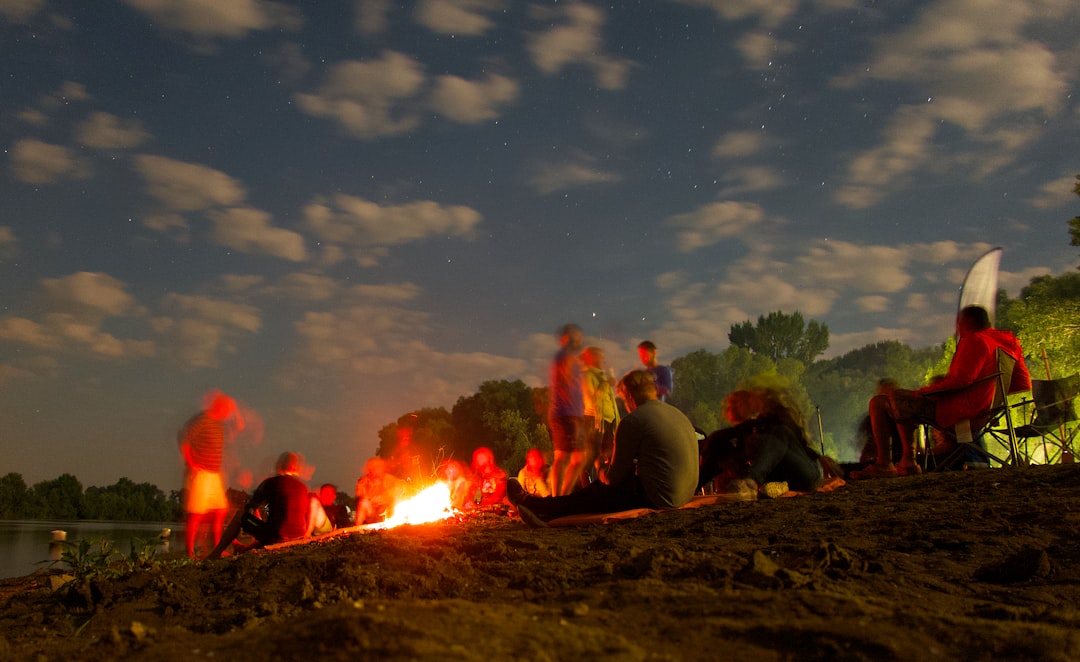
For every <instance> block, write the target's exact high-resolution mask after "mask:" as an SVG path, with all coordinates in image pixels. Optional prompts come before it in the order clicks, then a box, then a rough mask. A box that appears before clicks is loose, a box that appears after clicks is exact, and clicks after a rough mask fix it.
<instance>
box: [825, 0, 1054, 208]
mask: <svg viewBox="0 0 1080 662" xmlns="http://www.w3.org/2000/svg"><path fill="white" fill-rule="evenodd" d="M1069 16H1073V18H1075V9H1073V8H1070V6H1069V3H1044V4H1036V5H1032V4H1030V3H1017V2H1010V1H1008V0H992V1H987V0H946V1H943V2H937V3H933V4H929V5H926V7H925V8H924V10H923V11H922V13H921V14H920V15H919V16H918V17H917V18H916V20H914V21H913V22H911V23H910V24H908V26H907V27H905V28H904V29H902V30H900V31H899V32H897V33H894V34H890V35H886V36H884V37H881V38H880V39H879V40H878V41H877V43H876V46H875V49H874V54H873V55H872V56H871V58H870V59H869V61H868V62H866V63H863V64H861V65H859V66H858V68H857V70H855V71H854V73H851V74H848V75H844V76H839V77H837V78H836V79H834V81H833V83H834V85H836V86H837V87H840V88H852V87H855V86H857V85H859V84H861V83H863V82H866V81H889V82H899V83H907V84H909V85H910V86H911V87H912V90H913V94H914V95H916V96H918V97H919V98H921V99H925V102H924V103H922V104H920V105H913V104H906V105H901V106H899V107H898V108H897V110H896V112H895V114H894V116H893V118H892V119H891V120H890V121H889V123H888V125H887V128H886V132H885V136H884V140H883V143H884V144H883V145H882V146H880V147H875V148H873V149H870V150H868V151H866V152H864V153H863V154H860V155H857V156H856V158H855V159H854V161H853V163H852V165H851V169H850V173H849V181H848V182H847V183H846V184H845V186H843V187H842V188H841V190H840V192H839V193H838V194H837V196H836V200H837V201H838V202H840V203H841V204H844V205H847V206H849V207H852V208H856V209H861V208H865V207H868V206H871V205H874V204H876V203H877V202H879V201H880V200H881V199H882V198H883V197H884V195H887V194H888V193H889V192H891V191H893V190H896V189H897V188H898V187H899V186H902V185H903V183H904V182H905V181H906V180H907V179H908V177H909V176H910V174H911V173H913V172H914V171H916V170H917V169H919V168H920V167H921V166H924V165H929V166H933V165H934V163H933V162H932V161H931V160H930V157H931V156H932V152H931V150H930V149H929V147H930V143H931V140H932V139H933V137H934V135H935V134H936V133H937V132H938V131H939V130H940V126H941V123H942V122H948V123H950V124H952V125H954V126H956V127H959V128H960V129H961V130H962V131H963V132H964V134H965V135H966V137H967V138H968V139H969V140H971V141H972V143H973V147H972V148H971V150H973V151H974V153H973V154H964V153H956V152H955V151H954V153H953V154H951V155H950V157H951V158H950V159H949V160H948V162H947V163H945V164H944V165H942V166H940V167H945V168H947V167H949V163H951V164H963V165H965V166H966V167H967V168H968V169H970V170H971V171H973V175H974V176H978V177H983V176H986V175H987V174H989V173H991V172H993V171H995V170H997V169H1000V168H1002V167H1005V166H1006V165H1008V164H1009V163H1011V162H1013V161H1014V160H1015V159H1016V158H1017V156H1018V155H1019V154H1020V153H1021V150H1022V149H1023V148H1024V147H1026V146H1027V145H1029V144H1030V143H1031V141H1032V140H1033V139H1034V138H1035V137H1036V136H1038V135H1039V131H1038V129H1037V127H1038V120H1039V119H1041V118H1047V117H1053V116H1055V115H1056V114H1058V113H1059V112H1060V111H1061V109H1062V107H1063V105H1064V100H1065V95H1066V94H1067V92H1068V90H1069V86H1070V82H1069V75H1070V74H1069V73H1068V72H1069V71H1070V69H1071V68H1070V67H1068V66H1065V65H1064V63H1060V62H1058V61H1057V60H1056V58H1055V56H1054V53H1053V51H1051V50H1050V49H1049V48H1048V47H1047V46H1046V45H1045V44H1043V43H1041V42H1039V41H1036V40H1034V39H1032V38H1031V37H1030V34H1031V33H1032V28H1033V26H1034V25H1035V24H1036V23H1037V22H1042V21H1047V20H1057V21H1064V20H1067V19H1068V17H1069ZM1018 124H1019V125H1020V126H1021V130H1017V125H1018ZM988 149H992V150H994V151H996V152H997V153H996V155H995V157H994V159H993V161H992V162H991V163H987V161H986V158H985V156H984V152H985V151H987V150H988Z"/></svg>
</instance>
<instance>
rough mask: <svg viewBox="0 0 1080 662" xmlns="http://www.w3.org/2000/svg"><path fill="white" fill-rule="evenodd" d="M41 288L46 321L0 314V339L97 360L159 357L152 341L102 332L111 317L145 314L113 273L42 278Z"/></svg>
mask: <svg viewBox="0 0 1080 662" xmlns="http://www.w3.org/2000/svg"><path fill="white" fill-rule="evenodd" d="M41 292H42V299H43V303H44V306H43V308H44V309H45V310H46V311H47V312H46V313H45V315H44V318H43V320H42V321H41V322H37V321H34V320H31V319H27V318H20V317H6V318H0V340H7V341H10V342H15V343H19V344H23V345H27V346H30V347H33V348H35V349H39V350H46V351H62V352H71V353H77V354H79V355H80V356H84V357H89V358H97V359H102V358H135V357H146V356H153V355H155V353H156V351H157V349H156V347H155V345H154V343H153V342H152V341H149V340H138V339H121V338H117V337H116V336H114V335H112V334H111V333H107V332H105V331H103V330H102V325H103V324H104V323H105V321H106V320H108V319H114V318H130V317H140V316H142V315H144V314H145V311H144V309H143V308H142V307H141V306H139V305H138V304H137V303H136V301H135V299H134V297H132V296H131V295H130V294H128V293H127V290H126V286H125V285H124V284H123V283H122V282H120V281H119V280H117V279H115V278H113V277H112V276H109V275H108V274H103V273H90V272H78V273H74V274H71V275H68V276H63V277H60V278H47V279H44V280H42V281H41Z"/></svg>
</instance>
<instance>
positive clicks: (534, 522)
mask: <svg viewBox="0 0 1080 662" xmlns="http://www.w3.org/2000/svg"><path fill="white" fill-rule="evenodd" d="M514 510H516V511H517V514H518V517H520V518H521V521H522V522H525V523H526V524H528V525H529V528H531V529H543V528H547V522H545V521H544V520H542V519H540V516H539V515H537V514H536V513H534V512H533V511H531V510H529V509H528V508H526V507H525V506H523V505H521V504H517V505H515V506H514Z"/></svg>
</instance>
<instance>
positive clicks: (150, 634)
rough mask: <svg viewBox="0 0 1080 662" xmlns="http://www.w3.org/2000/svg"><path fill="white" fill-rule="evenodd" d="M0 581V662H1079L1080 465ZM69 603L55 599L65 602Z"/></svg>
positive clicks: (435, 529)
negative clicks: (82, 584)
mask: <svg viewBox="0 0 1080 662" xmlns="http://www.w3.org/2000/svg"><path fill="white" fill-rule="evenodd" d="M48 584H49V577H48V576H46V575H42V574H38V575H35V576H33V577H28V578H21V579H16V580H5V581H3V582H2V583H0V659H2V660H8V659H14V660H32V659H44V660H61V659H63V660H71V659H79V660H113V659H136V660H137V659H146V660H188V659H199V658H208V659H210V658H212V659H226V660H290V659H341V660H365V659H382V660H415V659H440V660H485V661H490V660H501V659H510V658H514V659H518V660H576V659H596V660H719V659H739V660H777V659H799V660H802V659H810V660H812V659H828V660H844V659H851V660H890V659H895V660H916V659H919V660H923V659H964V660H984V659H985V660H989V659H1009V660H1019V659H1040V660H1076V659H1080V465H1066V466H1055V467H1033V468H1028V469H1021V470H1013V469H987V470H980V471H968V472H953V473H943V474H934V475H923V476H913V477H908V478H895V479H888V480H877V481H863V482H856V483H850V484H849V485H848V486H847V487H843V488H841V489H839V490H837V491H835V492H831V493H822V494H814V495H809V496H800V497H795V498H784V499H776V500H760V501H755V502H745V503H729V504H721V505H716V506H708V507H704V508H701V509H697V510H687V511H677V512H671V513H663V514H659V515H650V516H647V517H643V518H639V519H636V520H631V521H627V522H620V523H614V524H608V525H592V526H584V527H576V528H567V529H556V528H547V529H530V528H528V527H526V526H525V525H524V524H523V523H522V522H521V521H520V520H518V519H517V518H516V517H515V516H513V515H507V514H498V513H491V514H485V515H483V516H480V517H472V518H469V519H467V520H461V521H449V522H445V523H440V524H432V525H423V526H415V527H411V526H408V527H401V528H398V529H394V530H390V531H384V532H376V533H366V534H353V535H348V536H341V537H338V538H334V539H331V540H326V541H318V542H313V543H311V544H306V545H299V546H293V547H289V548H287V549H282V550H278V551H263V552H251V553H248V554H244V555H241V556H239V557H236V558H225V559H219V560H215V561H203V562H200V563H197V564H191V565H181V566H177V565H176V564H168V563H158V564H156V567H153V568H151V569H147V570H143V571H138V572H136V573H135V574H133V575H131V576H130V577H128V578H126V579H122V580H115V579H114V580H101V581H97V582H95V583H94V584H93V591H92V594H91V598H92V600H93V606H92V607H87V606H86V605H85V597H84V598H78V597H77V596H75V595H70V594H67V593H66V592H65V591H64V590H62V589H61V590H60V591H56V592H54V591H52V590H50V588H49V586H48ZM65 596H66V597H65Z"/></svg>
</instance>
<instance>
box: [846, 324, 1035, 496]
mask: <svg viewBox="0 0 1080 662" xmlns="http://www.w3.org/2000/svg"><path fill="white" fill-rule="evenodd" d="M998 349H1001V350H1004V351H1005V353H1006V354H1008V355H1009V356H1011V357H1012V358H1013V359H1015V360H1016V364H1015V365H1014V367H1013V374H1012V381H1011V382H1010V384H1009V392H1010V393H1019V392H1021V391H1027V390H1029V389H1030V388H1031V375H1029V374H1028V370H1027V366H1025V365H1024V352H1023V349H1021V347H1020V342H1019V341H1018V340H1017V339H1016V336H1014V335H1013V334H1012V333H1010V332H1008V331H1001V330H999V329H995V328H992V327H991V325H990V316H989V314H988V313H987V312H986V309H985V308H982V307H981V306H967V307H966V308H964V309H963V310H961V311H960V314H959V315H958V316H957V320H956V354H954V355H953V359H952V362H951V363H950V364H949V372H948V373H947V374H946V375H945V378H944V379H942V380H940V381H937V382H935V383H933V384H931V385H930V386H924V387H923V388H921V389H919V390H918V391H908V390H905V389H896V390H895V391H893V392H891V393H882V394H879V395H875V396H874V397H873V398H871V399H870V425H871V427H872V429H873V432H874V441H875V443H877V446H878V450H877V461H876V462H875V463H874V464H872V465H870V466H868V467H867V468H866V469H864V470H862V471H861V472H852V478H884V477H889V476H898V475H901V476H902V475H908V474H911V473H919V472H920V468H919V465H918V464H917V463H916V462H915V444H914V430H915V426H916V425H917V424H918V423H919V422H920V421H933V422H934V425H935V426H936V427H939V428H943V429H948V428H951V427H953V426H954V425H956V424H957V423H958V422H960V421H962V420H964V419H966V418H972V417H975V416H977V415H979V414H981V413H983V412H985V411H986V410H987V409H988V408H989V407H990V405H991V403H992V402H993V401H994V389H995V388H996V385H995V384H994V380H986V381H985V382H983V383H980V384H977V385H975V386H973V387H972V388H965V387H968V386H972V385H974V384H975V382H978V381H979V380H980V379H983V378H985V377H989V376H991V375H993V374H994V373H996V372H997V370H998V366H997V350H998ZM958 388H959V389H962V390H958V391H955V392H953V393H948V394H942V395H939V396H936V397H928V396H929V395H930V394H933V393H935V392H938V391H948V390H951V389H958ZM893 434H896V435H897V436H898V437H899V438H900V442H901V444H900V445H901V451H902V456H901V457H900V461H899V463H898V464H893V462H892V457H891V453H890V448H889V446H890V444H891V443H892V437H893Z"/></svg>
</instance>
